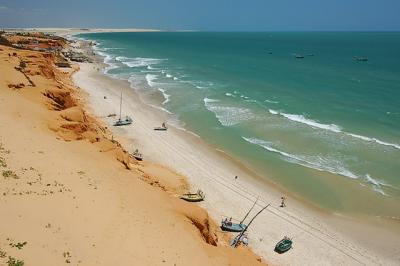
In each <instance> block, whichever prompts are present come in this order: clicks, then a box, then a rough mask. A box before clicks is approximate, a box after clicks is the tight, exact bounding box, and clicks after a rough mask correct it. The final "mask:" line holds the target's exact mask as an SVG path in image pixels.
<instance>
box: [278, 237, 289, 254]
mask: <svg viewBox="0 0 400 266" xmlns="http://www.w3.org/2000/svg"><path fill="white" fill-rule="evenodd" d="M292 244H293V241H292V240H291V239H290V238H289V237H287V236H285V237H284V238H283V239H282V240H281V241H279V242H278V243H277V244H276V246H275V252H277V253H279V254H281V253H284V252H286V251H288V250H289V249H291V248H292Z"/></svg>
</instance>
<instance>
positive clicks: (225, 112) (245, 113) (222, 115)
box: [203, 98, 254, 126]
mask: <svg viewBox="0 0 400 266" xmlns="http://www.w3.org/2000/svg"><path fill="white" fill-rule="evenodd" d="M203 101H204V105H205V107H206V108H207V110H209V111H210V112H213V113H214V114H215V117H216V118H217V119H218V121H219V122H220V124H221V125H223V126H234V125H237V124H239V123H241V122H243V121H247V120H250V119H252V118H254V115H253V113H252V112H251V111H250V110H249V109H247V108H241V107H233V106H221V105H219V104H218V103H219V102H220V101H219V100H216V99H210V98H204V99H203Z"/></svg>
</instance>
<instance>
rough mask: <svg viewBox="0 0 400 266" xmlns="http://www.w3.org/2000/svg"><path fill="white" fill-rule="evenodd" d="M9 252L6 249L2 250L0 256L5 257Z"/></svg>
mask: <svg viewBox="0 0 400 266" xmlns="http://www.w3.org/2000/svg"><path fill="white" fill-rule="evenodd" d="M6 255H7V253H6V252H5V251H2V250H0V258H5V257H6Z"/></svg>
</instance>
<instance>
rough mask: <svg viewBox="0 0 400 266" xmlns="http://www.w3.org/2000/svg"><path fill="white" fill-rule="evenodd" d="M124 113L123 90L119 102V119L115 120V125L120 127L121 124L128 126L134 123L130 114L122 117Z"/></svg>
mask: <svg viewBox="0 0 400 266" xmlns="http://www.w3.org/2000/svg"><path fill="white" fill-rule="evenodd" d="M121 113H122V91H121V99H120V102H119V118H118V120H117V121H115V122H114V124H113V126H116V127H119V126H126V125H130V124H132V122H133V120H132V118H130V117H129V116H125V118H124V119H122V117H121Z"/></svg>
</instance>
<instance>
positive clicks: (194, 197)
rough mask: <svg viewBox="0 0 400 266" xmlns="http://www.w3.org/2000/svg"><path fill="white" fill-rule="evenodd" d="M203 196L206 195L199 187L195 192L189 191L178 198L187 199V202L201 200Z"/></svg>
mask: <svg viewBox="0 0 400 266" xmlns="http://www.w3.org/2000/svg"><path fill="white" fill-rule="evenodd" d="M205 197H206V195H205V194H204V192H203V191H201V190H200V189H198V190H197V192H196V193H190V192H189V193H186V194H183V195H181V196H180V197H179V198H181V199H183V200H186V201H189V202H199V201H203V200H204V198H205Z"/></svg>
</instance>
